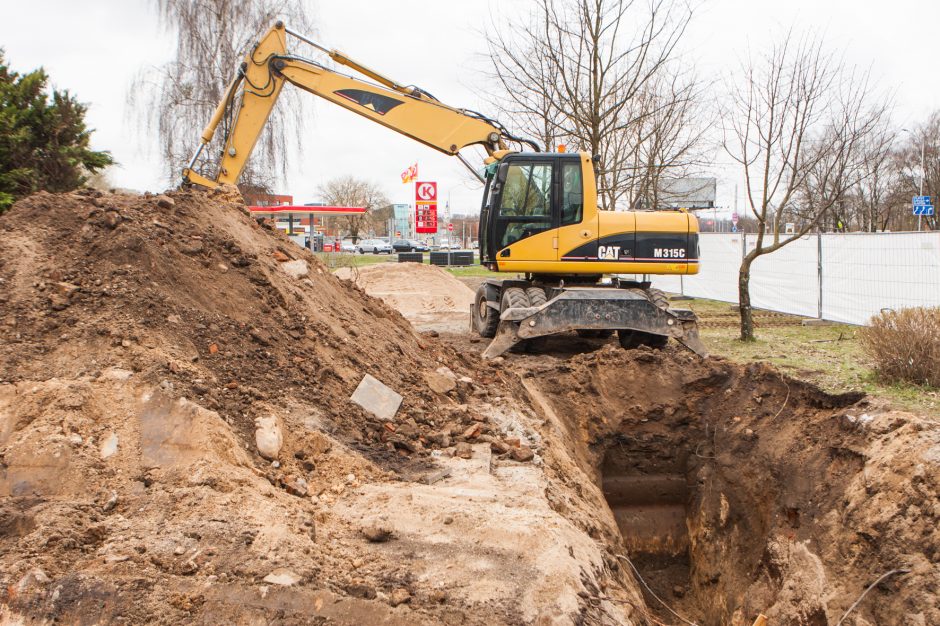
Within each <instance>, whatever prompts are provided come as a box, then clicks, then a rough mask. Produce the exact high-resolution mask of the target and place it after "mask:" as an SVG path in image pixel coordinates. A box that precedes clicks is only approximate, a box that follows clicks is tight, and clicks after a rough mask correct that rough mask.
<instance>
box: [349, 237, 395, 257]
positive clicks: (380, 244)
mask: <svg viewBox="0 0 940 626" xmlns="http://www.w3.org/2000/svg"><path fill="white" fill-rule="evenodd" d="M356 250H357V251H358V252H359V254H365V253H366V252H371V253H372V254H391V253H392V246H390V245H388V242H387V241H383V240H381V239H362V240H360V241H359V244H358V245H357V246H356Z"/></svg>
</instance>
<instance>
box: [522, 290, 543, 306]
mask: <svg viewBox="0 0 940 626" xmlns="http://www.w3.org/2000/svg"><path fill="white" fill-rule="evenodd" d="M525 295H527V296H528V297H529V306H542V305H543V304H545V303H546V302H548V297H547V296H546V295H545V290H544V289H542V288H541V287H528V288H526V290H525Z"/></svg>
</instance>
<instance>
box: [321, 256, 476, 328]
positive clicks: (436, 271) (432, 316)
mask: <svg viewBox="0 0 940 626" xmlns="http://www.w3.org/2000/svg"><path fill="white" fill-rule="evenodd" d="M335 274H336V275H337V276H338V277H340V278H343V279H346V280H352V281H354V282H355V283H356V284H357V285H359V286H360V287H362V288H363V289H364V290H365V291H366V293H368V294H369V295H370V296H374V297H376V298H381V299H382V300H383V301H384V302H385V303H386V304H388V305H389V306H391V307H392V308H394V309H397V310H398V311H399V312H400V313H401V314H402V315H404V316H405V317H406V318H407V319H408V321H410V322H411V323H412V324H413V325H414V326H415V328H417V329H418V330H435V331H437V332H448V333H462V332H465V331H467V330H468V329H469V328H470V307H471V306H472V305H473V297H474V292H473V291H472V290H471V289H470V288H469V287H467V286H466V285H464V284H463V283H462V282H461V281H460V280H458V279H457V278H454V276H453V275H452V274H450V273H449V272H447V271H446V270H444V269H441V268H440V267H437V266H435V265H424V264H422V263H378V264H375V265H370V266H366V267H363V268H358V269H357V268H348V267H344V268H340V269H338V270H337V271H336V272H335Z"/></svg>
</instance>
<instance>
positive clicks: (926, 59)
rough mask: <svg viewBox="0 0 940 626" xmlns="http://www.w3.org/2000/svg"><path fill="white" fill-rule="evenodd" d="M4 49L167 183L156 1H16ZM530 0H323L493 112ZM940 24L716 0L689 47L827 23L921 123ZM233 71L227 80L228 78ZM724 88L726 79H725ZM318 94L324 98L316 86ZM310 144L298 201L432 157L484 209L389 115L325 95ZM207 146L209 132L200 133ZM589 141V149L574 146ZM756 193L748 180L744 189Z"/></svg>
mask: <svg viewBox="0 0 940 626" xmlns="http://www.w3.org/2000/svg"><path fill="white" fill-rule="evenodd" d="M2 4H3V6H2V8H0V47H3V48H5V50H6V56H7V60H8V62H9V63H10V65H11V66H12V67H13V69H15V70H19V71H27V70H31V69H33V68H36V67H38V66H40V65H41V66H43V67H45V68H46V70H47V71H48V72H49V74H50V75H51V76H52V80H53V83H54V84H55V86H56V87H59V88H67V89H69V90H70V91H72V92H73V93H75V94H77V95H78V97H79V99H80V100H81V101H83V102H86V103H88V105H89V112H88V118H87V119H88V122H89V125H90V126H91V127H93V128H94V129H96V131H95V134H94V136H93V140H92V143H93V146H94V147H95V148H96V149H107V150H110V151H111V152H112V153H113V155H114V157H115V158H116V159H117V161H118V162H119V163H120V167H119V168H117V169H115V170H114V171H113V172H111V174H110V178H111V179H112V180H113V182H114V183H115V184H116V185H118V186H120V187H129V188H133V189H139V190H161V189H164V188H166V187H168V186H171V185H172V184H175V181H169V180H166V179H164V178H163V177H162V168H161V167H160V165H159V164H158V163H157V161H156V150H155V143H154V142H153V141H152V140H151V139H150V138H148V137H147V136H146V133H145V132H144V131H143V130H142V129H140V128H138V126H137V124H136V122H135V120H134V117H133V116H132V115H131V114H130V113H129V112H128V110H127V106H126V104H125V101H126V94H127V89H128V87H129V85H130V83H131V81H132V79H133V77H134V76H135V75H136V74H137V73H138V72H140V70H141V69H143V68H144V67H147V66H154V65H160V64H161V63H163V62H165V61H166V60H167V59H168V58H169V56H170V54H171V52H172V42H171V41H170V40H169V38H168V36H167V35H166V34H165V33H163V32H162V31H161V29H160V28H159V27H158V25H157V23H156V19H155V16H154V13H153V11H152V9H151V6H152V3H151V2H148V1H147V0H31V1H30V2H12V1H11V0H4V2H3V3H2ZM527 4H528V2H527V0H467V1H465V0H459V1H458V0H447V1H443V0H396V1H395V2H372V1H365V0H342V1H337V0H318V1H313V0H311V7H312V9H313V10H312V14H313V15H314V18H315V20H316V23H317V24H318V25H319V28H318V30H319V32H318V33H317V34H316V38H317V39H319V40H320V41H321V42H322V43H324V44H326V45H327V46H329V47H334V48H338V49H340V50H342V51H344V52H345V53H347V54H349V55H350V56H351V57H353V58H355V59H357V60H360V61H362V62H363V63H365V64H366V65H370V66H373V67H375V68H376V69H377V70H379V71H381V72H383V73H385V74H386V75H389V76H391V77H393V78H395V79H396V80H398V81H399V82H403V83H406V84H408V83H413V84H416V85H419V86H421V87H424V88H426V89H427V90H428V91H430V92H432V93H434V95H435V96H437V97H438V98H439V99H441V100H442V101H443V102H445V103H447V104H450V105H453V106H460V107H468V108H474V109H477V110H480V111H482V112H484V113H488V112H492V107H490V106H488V104H487V102H486V101H485V98H483V97H481V95H480V92H481V88H482V87H483V86H484V82H485V81H484V77H483V76H482V74H481V73H480V68H481V67H482V65H481V64H482V55H483V54H484V53H485V52H486V47H485V42H484V41H483V39H482V37H481V36H480V33H481V32H482V31H483V30H484V29H486V27H487V26H488V25H489V24H490V23H491V20H493V19H496V20H498V19H499V17H500V16H501V15H503V14H505V13H507V12H508V11H518V10H524V8H525V7H526V5H527ZM938 22H940V2H937V1H936V0H893V1H891V2H885V1H883V0H776V1H769V0H704V1H703V4H702V7H701V8H700V10H699V11H698V12H697V14H696V16H695V17H694V18H693V22H692V25H691V28H690V30H689V32H688V34H687V36H686V38H685V40H684V41H683V46H682V47H683V54H685V55H686V58H688V59H690V61H692V60H694V62H695V64H696V66H697V67H698V68H699V70H700V71H701V72H703V73H704V74H706V75H708V76H712V77H716V78H720V77H721V76H722V75H723V74H727V73H728V72H732V71H734V69H735V68H736V66H737V65H738V63H739V61H740V59H741V58H742V57H743V56H745V55H746V54H747V50H748V49H749V48H750V49H751V50H754V51H759V50H760V49H761V48H762V46H764V45H765V44H766V43H768V42H769V41H770V40H771V39H772V38H774V37H778V36H779V35H780V33H781V31H784V30H786V29H787V28H788V27H790V26H794V27H795V29H796V30H797V31H800V30H804V29H807V28H814V29H817V30H819V31H821V32H823V33H824V34H825V36H826V39H827V43H828V45H829V46H830V47H831V48H832V49H834V50H836V51H838V52H842V53H844V54H845V57H846V59H847V60H848V61H849V62H851V63H853V64H857V65H859V66H862V67H865V68H869V67H870V68H871V70H872V73H873V75H874V77H875V83H876V84H877V85H878V86H879V87H880V88H882V89H884V90H886V91H887V92H890V93H893V94H895V102H896V106H895V109H894V119H895V122H896V124H897V125H899V126H909V125H911V124H916V123H917V122H918V121H919V120H921V119H922V118H923V117H925V116H926V115H927V114H929V113H930V112H931V111H932V110H934V109H937V108H940V81H938V80H936V77H935V73H936V69H935V68H936V62H935V59H936V57H937V42H936V41H934V40H933V39H932V38H931V36H930V35H929V32H930V31H931V30H932V28H931V25H933V24H937V23H938ZM228 78H229V77H221V76H220V77H219V81H220V82H225V81H227V80H228ZM715 89H716V93H717V94H718V95H719V96H720V91H721V90H720V83H718V84H716V88H715ZM310 98H314V97H313V96H310ZM302 139H303V145H304V146H305V150H304V153H303V155H302V157H301V158H299V159H298V160H297V162H296V163H293V164H292V167H291V173H290V176H289V180H288V181H286V183H285V184H284V186H283V188H282V189H279V190H278V191H280V192H282V193H290V194H293V195H294V198H295V201H297V202H298V203H303V202H309V201H314V200H317V193H316V190H317V187H318V186H319V185H320V184H322V183H323V182H324V181H326V180H328V179H330V178H333V177H335V176H340V175H343V174H355V175H357V176H361V177H365V178H369V179H372V180H374V181H375V182H377V183H379V184H380V185H381V186H382V187H383V188H384V189H385V191H386V193H387V194H388V196H389V197H390V198H391V199H392V201H394V202H410V201H412V200H413V198H412V197H411V196H412V194H413V188H412V186H411V185H403V184H401V181H400V178H399V174H400V173H401V171H402V170H404V169H405V168H406V167H407V166H408V165H410V164H411V163H413V162H415V161H418V163H419V168H420V174H421V176H420V177H421V179H423V180H437V181H439V187H440V195H441V196H442V198H443V199H446V198H447V197H448V194H449V195H450V198H451V206H452V210H453V211H454V212H456V213H468V212H476V210H477V209H478V206H479V201H480V198H479V195H480V192H479V189H478V188H474V187H473V185H471V184H470V183H469V182H468V180H467V176H466V175H465V174H464V173H463V172H462V170H463V168H462V166H461V165H460V164H459V162H458V161H457V160H456V159H453V158H451V157H446V156H444V155H441V154H438V153H437V152H435V151H433V150H431V149H430V148H426V147H424V146H422V145H420V144H417V143H415V142H414V141H412V140H410V139H407V138H405V137H401V136H399V135H397V134H396V133H393V132H390V131H388V130H387V129H385V128H383V127H380V126H378V125H375V124H373V123H371V122H369V121H368V120H365V119H364V118H361V117H359V116H357V115H355V114H353V113H350V112H348V111H344V110H342V109H340V108H339V107H336V106H333V105H331V104H329V103H326V102H325V101H319V100H318V101H317V103H316V106H315V108H314V109H313V119H312V120H311V122H310V123H309V125H308V128H307V132H306V135H305V136H304V137H303V138H302ZM192 141H193V145H194V146H195V145H196V141H197V138H196V137H193V138H192ZM572 148H576V146H572ZM713 174H714V175H715V176H717V177H718V202H719V204H723V205H725V206H732V205H733V195H734V185H735V182H736V178H737V177H736V174H735V173H734V172H732V171H729V168H728V167H727V159H726V158H723V157H722V155H721V154H717V155H716V166H715V171H714V173H713ZM741 193H742V194H743V191H742V192H741Z"/></svg>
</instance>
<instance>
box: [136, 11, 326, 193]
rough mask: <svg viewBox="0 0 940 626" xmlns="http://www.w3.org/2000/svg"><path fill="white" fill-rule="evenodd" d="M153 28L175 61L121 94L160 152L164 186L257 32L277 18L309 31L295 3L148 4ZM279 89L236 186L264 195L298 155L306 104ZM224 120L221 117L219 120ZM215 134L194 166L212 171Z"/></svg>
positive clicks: (144, 75)
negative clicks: (165, 34)
mask: <svg viewBox="0 0 940 626" xmlns="http://www.w3.org/2000/svg"><path fill="white" fill-rule="evenodd" d="M151 3H152V5H153V6H154V7H155V9H156V11H157V13H158V15H159V19H160V22H161V23H162V25H163V26H164V27H165V28H166V29H167V30H169V31H171V32H175V33H176V36H177V41H176V53H175V58H174V59H173V60H172V61H170V62H169V63H167V64H166V65H163V66H161V67H154V68H148V69H146V70H144V71H143V72H141V74H140V75H139V76H138V77H137V79H136V80H135V81H134V83H133V84H132V85H131V89H130V91H129V93H128V102H129V104H130V105H131V107H132V108H133V110H135V111H136V113H137V115H138V118H139V119H140V120H141V122H142V123H143V125H144V126H145V128H146V129H147V130H148V131H150V132H152V133H154V134H155V135H156V137H157V140H158V142H159V146H160V153H161V157H162V160H163V166H164V170H165V171H166V174H167V176H168V177H169V178H170V179H173V178H174V177H176V176H178V175H179V173H180V172H181V171H182V168H183V166H184V165H185V164H186V163H188V161H189V159H190V158H191V157H192V153H193V151H194V150H195V147H196V145H197V142H198V140H199V134H200V133H201V132H202V129H203V127H204V126H205V125H206V123H207V122H208V121H209V118H210V117H211V115H212V112H213V110H214V109H215V107H216V106H217V105H218V103H219V102H220V101H221V100H222V97H223V94H224V92H225V89H226V87H227V86H228V83H229V82H230V81H231V79H232V77H233V76H234V75H235V72H236V70H237V68H238V66H239V64H240V63H241V62H242V60H243V59H244V57H245V54H246V53H247V52H248V51H249V50H250V48H251V46H252V45H253V44H254V42H256V41H257V40H258V39H259V37H260V36H261V34H263V33H264V31H265V30H266V29H268V28H270V27H271V25H273V24H274V22H276V21H277V20H278V19H281V20H284V21H285V22H286V23H287V24H289V25H290V26H291V27H292V28H294V29H296V30H299V31H310V30H312V24H311V19H310V17H309V14H308V10H307V8H306V6H307V4H308V3H306V2H304V1H303V0H151ZM298 95H299V94H298V93H296V92H295V91H291V90H285V92H284V93H283V94H282V97H281V102H280V104H279V106H278V107H275V109H274V111H273V112H272V115H271V118H270V121H269V122H268V124H267V125H266V126H265V129H264V131H263V132H262V134H261V137H260V138H259V140H258V144H257V147H256V148H255V151H254V153H253V155H252V159H251V161H249V163H248V166H247V167H246V169H245V172H244V173H243V175H242V181H243V182H245V183H248V184H253V185H255V186H259V187H262V188H270V187H271V186H272V184H273V183H274V181H275V179H276V178H278V177H279V176H280V177H281V178H283V176H284V175H285V173H286V165H287V162H288V159H289V157H290V155H291V154H292V153H295V152H296V151H297V149H298V148H299V143H298V142H297V141H296V137H297V136H298V135H299V134H300V133H301V132H302V129H303V126H304V120H305V118H306V114H307V112H308V111H309V108H308V106H309V104H308V101H309V98H307V99H305V100H302V99H300V98H298V97H297V96H298ZM225 121H226V122H227V121H230V120H229V118H228V117H227V118H226V120H225ZM224 135H225V133H217V135H216V137H217V138H216V140H215V142H214V143H213V145H210V149H209V150H206V151H204V155H205V156H204V161H203V162H202V163H199V166H200V167H212V166H213V164H212V161H213V160H214V158H216V157H217V155H218V154H219V152H220V150H221V142H222V137H223V136H224Z"/></svg>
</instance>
